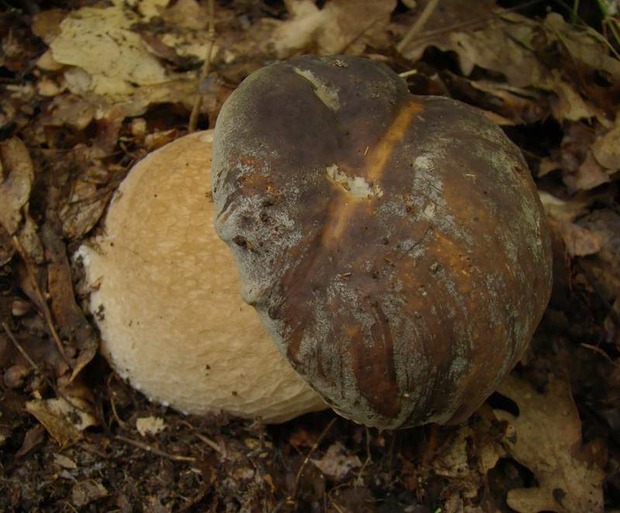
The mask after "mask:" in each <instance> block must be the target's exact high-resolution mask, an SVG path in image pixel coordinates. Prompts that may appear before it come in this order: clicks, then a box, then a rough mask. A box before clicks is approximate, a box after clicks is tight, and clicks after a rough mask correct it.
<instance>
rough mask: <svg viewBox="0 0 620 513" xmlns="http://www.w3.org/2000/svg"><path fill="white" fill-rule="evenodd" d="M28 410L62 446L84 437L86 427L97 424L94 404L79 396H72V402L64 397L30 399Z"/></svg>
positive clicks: (27, 404) (27, 405)
mask: <svg viewBox="0 0 620 513" xmlns="http://www.w3.org/2000/svg"><path fill="white" fill-rule="evenodd" d="M26 411H27V412H28V413H30V414H31V415H32V416H33V417H35V418H36V419H37V420H38V421H39V422H40V423H41V424H42V425H43V427H45V429H46V430H47V432H48V433H49V434H50V435H51V436H52V438H54V440H56V442H58V444H59V445H60V446H61V447H66V446H68V445H71V444H73V443H75V442H77V441H78V440H80V439H81V438H82V431H83V430H84V429H86V428H87V427H90V426H95V425H97V420H96V418H95V416H94V415H93V413H92V406H90V404H89V403H88V402H86V401H85V400H83V399H80V398H78V397H71V402H69V401H68V400H67V399H65V398H62V397H58V398H53V399H38V400H34V401H29V402H27V403H26Z"/></svg>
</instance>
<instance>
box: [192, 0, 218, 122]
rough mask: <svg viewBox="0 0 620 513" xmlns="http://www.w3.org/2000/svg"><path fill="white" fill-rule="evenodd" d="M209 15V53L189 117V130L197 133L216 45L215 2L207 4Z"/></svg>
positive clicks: (211, 0)
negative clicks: (202, 89)
mask: <svg viewBox="0 0 620 513" xmlns="http://www.w3.org/2000/svg"><path fill="white" fill-rule="evenodd" d="M207 9H208V15H209V29H208V38H209V39H208V43H207V51H206V54H205V62H204V64H203V65H202V69H201V70H200V76H199V77H198V87H197V88H196V99H195V100H194V105H193V107H192V113H191V114H190V116H189V125H188V129H189V131H190V132H195V131H196V126H197V125H198V116H199V115H200V108H201V107H202V93H201V92H200V86H201V85H202V84H203V83H204V81H205V79H206V78H207V76H208V75H209V72H210V71H211V59H212V58H213V46H214V44H215V0H209V3H208V4H207Z"/></svg>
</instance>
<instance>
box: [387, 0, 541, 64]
mask: <svg viewBox="0 0 620 513" xmlns="http://www.w3.org/2000/svg"><path fill="white" fill-rule="evenodd" d="M541 1H542V0H530V1H528V2H523V3H522V4H519V5H515V6H514V7H507V8H504V9H497V10H495V11H492V12H491V14H489V15H488V16H477V17H474V18H471V19H469V20H465V21H460V22H458V23H454V24H452V25H448V26H447V27H441V28H439V29H435V30H428V31H426V32H424V33H422V34H418V35H419V36H420V39H427V38H431V37H436V36H439V35H441V34H447V33H448V32H453V31H455V30H464V29H467V28H473V27H475V26H477V25H483V24H485V23H486V22H487V21H489V20H491V19H493V18H498V17H500V16H502V15H504V14H509V13H512V12H518V11H519V10H521V9H525V8H527V7H531V6H532V5H536V4H538V3H540V2H541ZM416 23H417V20H416ZM414 26H415V25H414ZM413 28H414V27H411V29H410V30H409V32H411V31H412V30H413ZM421 28H423V27H421ZM418 32H419V31H418ZM408 36H409V33H407V34H406V35H405V38H408ZM415 36H416V34H415V33H414V34H413V36H411V38H409V39H408V41H406V43H404V39H403V40H402V41H401V42H400V43H399V44H398V45H397V49H398V51H399V52H400V53H402V50H403V49H404V47H405V46H406V45H407V44H408V43H410V42H411V39H414V38H415Z"/></svg>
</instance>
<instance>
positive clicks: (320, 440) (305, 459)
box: [293, 417, 338, 497]
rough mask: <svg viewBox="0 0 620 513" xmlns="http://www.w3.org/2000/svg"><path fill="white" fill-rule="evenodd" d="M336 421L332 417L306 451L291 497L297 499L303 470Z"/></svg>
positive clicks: (336, 418) (335, 418)
mask: <svg viewBox="0 0 620 513" xmlns="http://www.w3.org/2000/svg"><path fill="white" fill-rule="evenodd" d="M337 420H338V417H334V418H333V419H332V420H330V421H329V424H327V426H326V427H325V429H324V430H323V432H322V433H321V434H320V435H319V438H317V441H316V442H314V445H313V446H312V448H311V449H310V450H309V451H308V454H306V457H305V458H304V461H303V463H302V464H301V467H299V470H298V471H297V475H296V476H295V485H294V487H293V497H297V490H298V488H299V481H301V475H302V474H303V472H304V470H305V469H306V467H307V466H308V463H309V462H310V458H311V456H312V455H313V454H314V453H315V451H316V450H317V449H318V448H319V445H321V442H322V441H323V439H324V438H325V437H326V436H327V433H329V431H330V430H331V428H332V427H333V425H334V424H335V423H336V421H337Z"/></svg>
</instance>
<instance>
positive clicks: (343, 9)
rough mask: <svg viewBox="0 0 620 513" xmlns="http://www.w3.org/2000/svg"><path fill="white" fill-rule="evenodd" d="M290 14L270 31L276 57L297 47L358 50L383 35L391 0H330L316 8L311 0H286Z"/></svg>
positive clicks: (324, 50)
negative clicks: (273, 30)
mask: <svg viewBox="0 0 620 513" xmlns="http://www.w3.org/2000/svg"><path fill="white" fill-rule="evenodd" d="M285 3H286V6H287V9H288V11H289V13H290V15H291V18H290V19H289V20H288V21H285V22H284V23H282V24H281V25H280V26H279V27H278V28H277V30H276V31H275V33H274V36H273V44H274V47H275V50H276V54H277V56H278V57H280V58H285V57H290V56H291V55H293V54H295V53H298V52H300V51H313V52H316V53H319V54H321V55H329V54H337V53H343V52H344V51H345V50H346V51H347V53H352V54H360V53H361V52H362V51H363V50H364V48H365V47H366V44H367V43H369V42H370V41H376V40H377V39H381V38H382V37H383V38H384V37H385V33H386V29H387V25H388V23H389V19H390V14H391V13H392V11H393V10H394V8H395V7H396V1H395V0H383V1H381V2H377V1H375V0H331V1H329V2H327V3H326V4H325V6H324V7H323V8H322V9H319V7H317V5H316V4H315V3H314V2H313V1H312V0H288V1H287V2H285Z"/></svg>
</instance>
